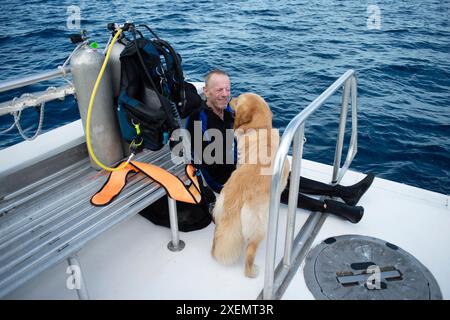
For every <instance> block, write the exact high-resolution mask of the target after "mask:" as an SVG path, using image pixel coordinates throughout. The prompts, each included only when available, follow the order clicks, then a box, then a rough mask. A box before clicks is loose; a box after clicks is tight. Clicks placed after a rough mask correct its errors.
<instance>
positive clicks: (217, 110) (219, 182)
mask: <svg viewBox="0 0 450 320" xmlns="http://www.w3.org/2000/svg"><path fill="white" fill-rule="evenodd" d="M230 90H231V85H230V78H229V77H228V75H227V74H226V73H225V72H223V71H221V70H218V69H215V70H212V71H211V72H209V73H208V74H207V76H206V78H205V87H204V88H203V92H204V94H205V97H206V101H203V100H202V102H201V105H200V109H198V110H197V111H196V112H193V113H192V114H191V115H190V117H189V119H188V120H187V124H186V128H187V129H188V130H189V133H190V135H191V146H192V147H193V152H192V156H193V159H194V164H196V165H197V167H198V168H199V169H200V171H201V173H202V175H203V178H204V179H205V181H206V183H208V185H209V186H210V187H211V188H212V189H213V190H214V191H215V192H216V193H220V191H221V190H222V187H223V185H224V184H225V182H226V181H227V180H228V178H229V177H230V175H231V173H232V172H233V171H234V170H235V169H236V165H235V163H236V161H235V160H236V159H235V154H234V153H235V148H233V142H231V146H229V145H230V143H228V144H227V143H226V139H227V129H228V130H229V132H232V131H231V130H233V123H234V113H233V110H232V109H231V108H230V107H229V105H228V102H229V100H230V92H231V91H230ZM196 123H197V130H195V129H196V127H195V126H196ZM200 129H201V130H200ZM214 130H216V132H217V134H216V135H208V133H210V132H212V133H213V132H214ZM199 135H200V137H199ZM217 139H218V140H219V141H217ZM231 139H232V136H231ZM205 140H206V141H205ZM228 140H230V134H228ZM199 141H202V142H201V144H200V148H198V147H197V148H196V146H199ZM228 142H230V141H228ZM213 144H215V145H216V146H217V148H215V150H214V149H213V148H209V150H210V151H211V153H212V154H209V153H208V154H206V153H205V151H206V150H208V149H207V147H208V146H209V145H213ZM211 158H212V159H211ZM211 160H214V161H213V162H212V161H211ZM230 160H231V161H230ZM199 162H200V163H199Z"/></svg>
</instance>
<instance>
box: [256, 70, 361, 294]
mask: <svg viewBox="0 0 450 320" xmlns="http://www.w3.org/2000/svg"><path fill="white" fill-rule="evenodd" d="M342 86H344V91H343V95H342V106H341V114H340V120H339V133H338V137H337V142H336V150H335V156H334V166H333V176H332V179H331V181H332V183H333V184H336V183H339V181H340V180H341V179H342V177H343V175H344V174H345V172H346V171H347V169H348V168H349V166H350V164H351V162H352V160H353V158H354V157H355V154H356V152H357V148H358V144H357V130H358V128H357V81H356V74H355V71H354V70H348V71H347V72H345V73H344V74H343V75H342V76H341V77H340V78H339V79H338V80H336V81H335V82H334V83H333V84H332V85H331V86H330V87H329V88H328V89H327V90H325V91H324V92H323V93H322V94H321V95H320V96H319V97H318V98H317V99H315V100H314V101H313V102H311V103H310V105H309V106H308V107H306V108H305V109H304V110H303V111H302V112H300V114H298V115H297V116H296V117H295V118H294V119H293V120H292V121H291V122H290V123H289V124H288V126H287V128H286V130H285V131H284V134H283V136H282V138H281V142H280V146H279V148H278V151H277V153H276V155H275V158H274V164H273V170H274V171H273V177H272V187H271V201H270V208H269V210H270V211H269V227H268V232H267V249H266V266H265V278H264V290H263V292H262V298H263V299H278V298H280V297H281V295H282V294H283V292H284V290H285V289H286V287H287V285H288V284H289V281H290V279H292V277H293V274H295V272H296V269H297V268H298V266H299V264H300V263H301V261H302V260H303V258H304V256H305V254H306V251H307V250H308V249H309V246H310V245H311V243H312V240H313V239H314V237H315V235H316V234H317V232H318V231H319V229H320V227H321V225H322V223H323V221H324V219H325V215H323V214H322V213H320V212H317V213H314V214H310V215H309V217H308V219H307V221H306V222H305V224H304V225H303V226H302V228H301V229H300V231H299V232H298V234H297V236H296V238H295V239H294V227H295V213H296V209H297V200H298V190H299V182H300V173H301V161H302V156H303V138H304V132H305V123H306V120H307V119H308V118H309V117H310V116H311V115H312V114H313V113H314V112H315V111H316V110H317V109H318V108H319V107H320V106H322V105H323V104H324V103H325V102H326V101H327V100H328V99H329V98H330V97H331V96H332V95H333V94H334V93H335V92H336V91H337V90H339V89H340V88H341V87H342ZM350 93H351V104H352V133H351V138H350V147H349V149H348V153H347V158H346V161H345V163H344V165H343V166H342V168H341V167H340V164H341V155H342V148H343V143H344V134H345V124H346V119H347V111H348V103H349V100H350ZM292 143H293V151H292V165H291V176H290V185H289V202H288V214H287V224H286V238H285V246H284V255H283V260H282V261H281V262H280V264H279V265H278V267H277V269H276V270H275V257H276V246H277V243H276V242H277V232H278V217H279V209H280V196H281V192H282V190H281V175H282V168H283V164H284V162H285V159H286V157H287V154H288V151H289V148H290V146H291V144H292Z"/></svg>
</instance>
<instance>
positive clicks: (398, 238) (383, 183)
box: [6, 160, 450, 299]
mask: <svg viewBox="0 0 450 320" xmlns="http://www.w3.org/2000/svg"><path fill="white" fill-rule="evenodd" d="M302 170H303V171H302V175H304V176H306V177H309V178H313V179H317V180H321V181H325V182H329V177H331V170H332V168H331V167H330V166H327V165H323V164H319V163H315V162H311V161H306V160H304V161H303V169H302ZM363 176H364V175H363V174H361V173H356V172H352V171H349V172H348V173H347V174H346V175H345V177H344V178H343V180H342V184H344V185H347V184H352V183H354V182H356V181H358V180H360V179H361V178H362V177H363ZM448 202H449V196H447V195H442V194H437V193H434V192H430V191H426V190H422V189H418V188H415V187H410V186H407V185H403V184H400V183H395V182H391V181H387V180H384V179H379V178H376V179H375V181H374V183H373V185H372V187H371V188H370V189H369V191H368V192H367V193H366V194H365V195H364V197H363V198H362V199H361V201H360V203H359V204H360V205H362V206H364V208H365V215H364V217H363V219H362V220H361V221H360V222H359V223H358V224H356V225H354V224H351V223H349V222H347V221H344V220H342V219H340V218H336V217H334V216H332V215H329V216H328V217H327V219H326V221H325V223H324V225H323V226H322V228H321V230H320V232H319V234H318V236H317V238H316V239H315V241H314V245H316V244H318V243H320V242H321V241H322V240H324V239H326V238H328V237H330V236H338V235H342V234H360V235H367V236H372V237H377V238H380V239H383V240H386V241H388V242H391V243H393V244H396V245H398V246H399V247H401V248H402V249H404V250H406V251H408V252H409V253H411V254H412V255H414V256H415V257H416V258H417V259H418V260H419V261H420V262H421V263H422V264H424V265H425V266H426V267H427V268H428V269H429V270H430V271H431V273H432V274H433V275H434V277H435V278H436V280H437V282H438V284H439V286H440V289H441V292H442V295H443V297H444V299H450V275H449V272H448V270H449V266H450V253H449V251H448V248H447V246H448V244H449V243H450V232H448V230H449V227H450V212H449V208H448ZM285 213H286V207H285V206H283V207H282V213H281V218H280V222H279V223H280V226H281V225H284V221H285V219H284V217H285ZM306 218H307V213H306V212H305V211H303V210H298V213H297V216H296V224H297V229H298V228H299V226H300V225H301V224H303V223H304V222H305V220H306ZM213 232H214V225H213V224H210V225H209V226H208V227H207V228H205V229H203V230H199V231H194V232H190V233H181V239H182V240H183V241H185V242H186V247H185V249H184V250H183V251H181V252H171V251H169V250H168V249H167V243H168V242H169V240H170V230H169V229H167V228H163V227H158V226H155V225H154V224H152V223H151V222H149V221H147V220H146V219H144V218H142V217H141V216H139V215H137V216H134V217H132V218H131V219H129V220H127V221H125V222H123V223H121V224H120V225H118V226H116V227H114V228H112V229H111V230H109V231H107V232H105V233H104V234H102V235H101V236H99V237H98V238H97V239H95V240H93V241H91V242H90V243H89V244H88V245H87V246H85V247H84V248H83V249H82V250H81V251H80V252H79V254H78V260H79V262H80V265H81V268H82V275H83V276H84V281H85V284H86V287H87V290H88V292H89V296H90V298H91V299H256V298H257V296H258V295H259V293H260V292H261V290H262V288H263V283H264V256H265V244H263V245H262V246H261V247H260V248H259V250H258V254H257V257H256V264H257V265H259V267H260V274H259V276H258V277H257V278H256V279H248V278H245V277H244V275H243V260H241V262H240V263H239V264H237V265H234V266H231V267H226V266H221V265H219V264H218V263H216V261H215V260H213V258H212V257H211V254H210V250H211V243H212V236H213ZM277 243H278V248H279V249H278V251H277V252H278V256H281V253H282V250H281V249H280V248H281V246H282V244H283V243H284V234H279V237H278V242H277ZM314 245H313V246H314ZM278 260H279V259H278ZM302 268H303V263H302V265H301V267H300V269H299V270H298V272H297V274H296V276H295V277H294V278H293V280H292V282H291V284H290V286H289V287H288V289H287V290H286V292H285V294H284V295H283V299H313V296H312V294H311V293H310V292H309V290H308V288H307V287H306V285H305V281H304V278H303V270H302ZM66 269H67V263H60V264H58V265H56V266H55V267H53V268H51V269H49V270H47V271H45V272H43V273H42V274H41V275H40V276H38V277H36V278H34V279H32V280H31V281H29V282H28V283H26V284H25V285H23V286H22V287H20V288H18V289H17V290H15V291H14V292H12V293H11V294H9V295H8V296H7V297H6V299H78V297H77V294H76V292H75V290H69V289H67V288H66V281H67V277H68V274H66Z"/></svg>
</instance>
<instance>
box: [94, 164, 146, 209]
mask: <svg viewBox="0 0 450 320" xmlns="http://www.w3.org/2000/svg"><path fill="white" fill-rule="evenodd" d="M123 163H124V162H122V163H121V164H120V165H122V164H123ZM120 165H119V166H120ZM132 172H134V173H136V172H138V170H137V169H136V168H135V167H133V166H130V164H128V165H126V166H125V167H124V168H123V169H122V170H118V171H112V172H111V173H110V174H109V177H108V180H106V182H105V184H104V185H103V187H102V188H101V189H100V191H98V192H97V193H96V194H94V195H93V196H92V198H91V204H93V205H94V206H105V205H107V204H109V203H110V202H111V201H112V200H113V199H114V198H115V197H117V196H118V195H119V193H120V192H121V191H122V189H123V188H124V187H125V184H126V183H127V177H128V174H129V173H132Z"/></svg>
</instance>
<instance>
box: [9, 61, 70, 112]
mask: <svg viewBox="0 0 450 320" xmlns="http://www.w3.org/2000/svg"><path fill="white" fill-rule="evenodd" d="M69 73H70V67H60V68H57V69H55V70H50V71H44V72H41V73H38V74H34V75H31V76H28V77H24V78H20V79H14V80H8V81H3V82H0V93H1V92H5V91H10V90H12V89H17V88H22V87H25V86H28V85H31V84H36V83H39V82H43V81H47V80H51V79H54V78H58V77H65V76H66V75H67V74H69ZM74 93H75V89H74V87H73V85H72V84H68V85H65V86H61V87H58V88H54V87H50V88H48V89H47V90H45V91H41V92H36V93H33V94H24V95H22V97H20V98H14V99H12V100H10V101H6V102H2V103H0V116H2V115H5V114H9V113H12V112H18V111H21V110H23V109H25V108H29V107H36V106H39V105H41V104H42V103H46V102H48V101H52V100H56V99H62V98H64V97H65V96H68V95H73V94H74Z"/></svg>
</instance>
